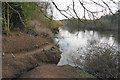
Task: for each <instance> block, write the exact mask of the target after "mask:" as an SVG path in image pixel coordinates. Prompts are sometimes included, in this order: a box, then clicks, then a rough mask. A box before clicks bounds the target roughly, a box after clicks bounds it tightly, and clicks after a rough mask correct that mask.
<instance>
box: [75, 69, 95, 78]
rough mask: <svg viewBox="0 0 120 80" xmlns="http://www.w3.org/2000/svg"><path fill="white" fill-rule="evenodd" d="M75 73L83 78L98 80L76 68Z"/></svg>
mask: <svg viewBox="0 0 120 80" xmlns="http://www.w3.org/2000/svg"><path fill="white" fill-rule="evenodd" d="M73 71H75V72H76V73H78V74H79V76H80V77H81V78H96V77H95V76H93V75H91V74H89V73H87V72H85V71H83V70H80V69H78V68H74V69H73ZM96 80H97V78H96Z"/></svg>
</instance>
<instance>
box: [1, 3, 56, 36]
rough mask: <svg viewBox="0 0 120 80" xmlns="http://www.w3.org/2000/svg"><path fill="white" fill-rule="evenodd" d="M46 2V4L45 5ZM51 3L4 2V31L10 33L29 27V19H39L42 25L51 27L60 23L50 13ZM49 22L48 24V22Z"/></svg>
mask: <svg viewBox="0 0 120 80" xmlns="http://www.w3.org/2000/svg"><path fill="white" fill-rule="evenodd" d="M43 4H44V5H43ZM49 8H50V4H49V3H48V2H47V3H45V2H39V3H36V2H3V3H2V29H3V30H2V32H3V33H4V34H6V35H9V33H10V31H13V30H16V29H19V30H26V29H29V28H30V26H29V23H28V22H29V21H31V20H38V21H40V23H41V24H42V26H45V27H48V28H51V27H56V26H58V24H57V23H56V21H54V20H53V19H52V17H51V16H52V14H51V15H50V14H49V15H48V14H47V12H45V11H47V9H49ZM46 23H47V24H46Z"/></svg>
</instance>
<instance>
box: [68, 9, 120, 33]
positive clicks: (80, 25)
mask: <svg viewBox="0 0 120 80" xmlns="http://www.w3.org/2000/svg"><path fill="white" fill-rule="evenodd" d="M119 14H120V12H119V11H118V12H116V13H115V14H113V15H106V16H102V17H101V18H100V19H95V20H83V19H82V20H81V21H79V20H78V19H75V18H71V19H70V20H71V21H68V22H67V24H66V26H69V28H77V29H88V30H99V31H103V30H118V19H119V18H120V16H119Z"/></svg>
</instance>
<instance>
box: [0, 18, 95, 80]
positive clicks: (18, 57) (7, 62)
mask: <svg viewBox="0 0 120 80" xmlns="http://www.w3.org/2000/svg"><path fill="white" fill-rule="evenodd" d="M30 26H31V27H32V28H33V29H34V31H35V34H34V32H31V31H20V30H16V31H13V32H11V33H10V35H9V36H5V35H4V34H3V37H2V41H3V44H2V50H3V53H2V77H3V78H11V79H12V78H66V77H68V78H69V77H82V78H83V77H84V78H92V77H93V76H92V75H90V74H87V73H86V72H80V71H81V70H79V69H75V68H73V67H70V66H63V67H58V66H57V65H56V64H57V63H58V62H59V60H60V57H61V56H60V51H59V49H58V47H57V46H55V44H54V40H53V37H54V36H53V34H52V32H51V31H50V30H49V29H48V28H45V27H43V26H42V25H41V24H40V23H39V22H38V21H36V20H35V21H32V22H30Z"/></svg>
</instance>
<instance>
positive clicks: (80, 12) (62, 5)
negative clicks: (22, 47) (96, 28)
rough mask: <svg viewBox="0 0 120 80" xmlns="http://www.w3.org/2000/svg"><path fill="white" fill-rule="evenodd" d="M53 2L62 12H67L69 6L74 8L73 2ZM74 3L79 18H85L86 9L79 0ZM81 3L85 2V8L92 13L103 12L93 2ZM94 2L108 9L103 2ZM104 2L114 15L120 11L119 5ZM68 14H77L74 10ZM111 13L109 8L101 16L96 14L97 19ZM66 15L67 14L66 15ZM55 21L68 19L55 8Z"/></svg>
mask: <svg viewBox="0 0 120 80" xmlns="http://www.w3.org/2000/svg"><path fill="white" fill-rule="evenodd" d="M44 1H51V0H44ZM53 1H54V2H55V3H56V5H57V6H58V8H59V9H61V10H66V9H67V6H68V5H71V8H72V0H53ZM74 1H75V10H76V12H77V13H78V16H79V17H80V18H83V15H84V9H83V8H82V6H81V5H80V3H79V0H74ZM80 1H81V2H83V3H84V6H85V7H86V8H87V9H88V10H90V11H93V12H95V11H102V10H103V8H102V7H100V6H99V5H96V4H95V3H93V2H92V1H91V0H80ZM93 1H95V2H97V3H99V4H101V5H103V6H104V7H106V8H107V6H106V5H105V4H104V3H103V2H102V1H101V0H93ZM103 1H105V2H106V3H107V4H108V5H109V7H110V8H111V10H112V12H113V13H115V12H116V11H117V10H118V5H117V4H114V3H113V2H111V1H110V0H103ZM113 1H114V2H116V3H118V1H119V0H113ZM63 13H64V12H63ZM68 13H69V14H71V15H73V16H74V17H75V14H74V13H73V11H72V10H69V11H68ZM109 13H110V11H109V9H108V8H107V10H106V11H104V12H101V13H99V14H95V16H96V17H97V18H99V17H100V16H101V15H106V14H109ZM64 14H66V13H64ZM66 15H67V16H68V17H71V15H68V14H66ZM86 18H89V17H88V14H87V13H86ZM54 19H56V20H61V19H66V18H65V17H64V16H63V15H61V14H60V13H59V11H58V10H57V9H56V8H55V7H54Z"/></svg>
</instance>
